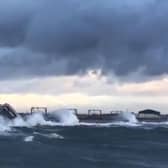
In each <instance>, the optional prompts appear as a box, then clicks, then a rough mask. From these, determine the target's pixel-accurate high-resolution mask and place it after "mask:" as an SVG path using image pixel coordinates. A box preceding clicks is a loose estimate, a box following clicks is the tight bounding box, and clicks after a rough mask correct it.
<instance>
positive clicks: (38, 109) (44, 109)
mask: <svg viewBox="0 0 168 168" xmlns="http://www.w3.org/2000/svg"><path fill="white" fill-rule="evenodd" d="M35 111H44V113H45V114H47V112H48V110H47V107H31V109H30V112H31V114H33V113H34V112H35Z"/></svg>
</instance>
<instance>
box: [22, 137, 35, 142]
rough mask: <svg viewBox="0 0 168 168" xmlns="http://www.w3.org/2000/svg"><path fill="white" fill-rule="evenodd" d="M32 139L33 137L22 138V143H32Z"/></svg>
mask: <svg viewBox="0 0 168 168" xmlns="http://www.w3.org/2000/svg"><path fill="white" fill-rule="evenodd" d="M33 139H34V136H27V137H25V138H24V141H25V142H32V141H33Z"/></svg>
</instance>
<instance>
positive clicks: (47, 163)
mask: <svg viewBox="0 0 168 168" xmlns="http://www.w3.org/2000/svg"><path fill="white" fill-rule="evenodd" d="M0 123H1V124H0V127H1V128H2V129H0V130H1V131H0V167H2V168H71V167H72V168H167V167H168V124H167V123H160V124H156V123H152V124H147V123H141V124H140V123H131V122H130V123H122V122H119V123H109V124H96V123H95V124H87V123H82V124H80V123H76V124H74V123H73V124H69V123H68V124H67V125H66V124H65V123H63V124H62V123H60V124H58V123H55V124H54V123H52V122H48V121H46V123H45V122H44V121H43V120H41V119H39V118H38V120H37V118H36V124H35V120H34V119H33V120H31V122H30V121H27V123H26V124H25V123H23V122H21V121H20V120H17V121H15V122H13V123H8V122H4V121H1V120H0ZM5 124H6V125H7V126H4V125H5Z"/></svg>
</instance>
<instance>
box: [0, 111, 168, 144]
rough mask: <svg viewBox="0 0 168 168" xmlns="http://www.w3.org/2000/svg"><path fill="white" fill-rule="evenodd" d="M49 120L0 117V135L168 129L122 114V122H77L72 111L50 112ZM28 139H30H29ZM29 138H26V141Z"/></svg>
mask: <svg viewBox="0 0 168 168" xmlns="http://www.w3.org/2000/svg"><path fill="white" fill-rule="evenodd" d="M48 115H49V118H46V117H45V115H44V114H43V113H40V112H39V113H38V112H37V113H34V114H32V115H28V116H26V117H19V116H18V117H17V118H15V119H13V120H9V119H6V118H4V117H2V116H0V133H1V134H2V133H3V132H9V131H11V130H13V129H15V128H16V127H28V128H31V127H35V126H52V127H53V126H93V127H95V126H96V127H112V126H115V127H116V126H117V127H118V126H124V127H144V128H147V127H148V126H151V125H152V126H153V127H157V126H158V127H165V128H168V122H164V123H144V122H138V121H137V119H136V116H135V114H134V113H130V112H123V113H121V114H120V116H121V118H122V119H123V120H121V121H115V122H114V121H113V122H109V123H85V122H79V120H78V118H77V116H76V115H75V113H74V111H73V110H65V109H62V110H57V111H53V112H50V113H49V114H48ZM47 136H48V138H60V139H61V138H63V137H61V136H60V137H59V135H57V134H49V135H47ZM29 138H30V137H29ZM29 138H26V139H25V141H26V140H28V139H29Z"/></svg>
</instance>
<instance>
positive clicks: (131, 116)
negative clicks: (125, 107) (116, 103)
mask: <svg viewBox="0 0 168 168" xmlns="http://www.w3.org/2000/svg"><path fill="white" fill-rule="evenodd" d="M120 115H121V117H122V118H123V119H125V120H127V121H128V122H129V123H137V122H138V121H137V119H136V116H135V114H134V113H132V112H121V113H120Z"/></svg>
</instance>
